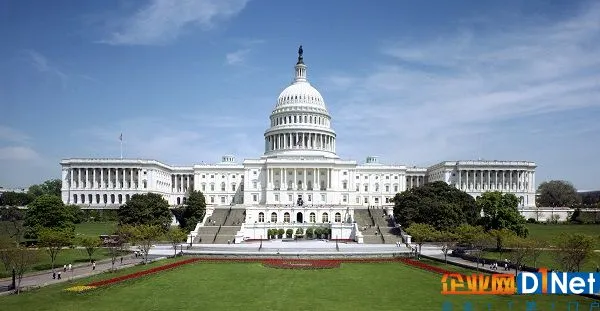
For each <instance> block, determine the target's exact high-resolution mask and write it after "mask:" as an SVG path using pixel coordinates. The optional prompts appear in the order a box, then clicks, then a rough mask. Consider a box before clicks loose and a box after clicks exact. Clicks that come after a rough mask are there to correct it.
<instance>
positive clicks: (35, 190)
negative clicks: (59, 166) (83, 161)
mask: <svg viewBox="0 0 600 311" xmlns="http://www.w3.org/2000/svg"><path fill="white" fill-rule="evenodd" d="M61 190H62V181H61V180H60V179H50V180H46V181H45V182H44V183H43V184H39V185H33V186H31V187H29V189H27V194H29V195H31V196H32V197H33V198H37V197H40V196H43V195H53V196H56V197H59V198H60V197H61Z"/></svg>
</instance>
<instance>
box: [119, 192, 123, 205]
mask: <svg viewBox="0 0 600 311" xmlns="http://www.w3.org/2000/svg"><path fill="white" fill-rule="evenodd" d="M121 203H123V195H122V194H119V204H121Z"/></svg>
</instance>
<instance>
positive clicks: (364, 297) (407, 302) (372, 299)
mask: <svg viewBox="0 0 600 311" xmlns="http://www.w3.org/2000/svg"><path fill="white" fill-rule="evenodd" d="M134 269H140V267H135V268H134ZM129 271H131V270H129ZM120 273H125V272H123V271H122V272H120ZM112 276H114V275H106V274H105V275H103V276H102V278H108V277H112ZM440 280H441V275H438V274H434V273H431V272H427V271H423V270H420V269H417V268H413V267H409V266H406V265H403V264H400V263H376V264H360V263H352V264H348V263H346V264H342V267H341V268H339V269H331V270H287V269H273V268H266V267H263V266H262V265H261V264H259V263H195V264H191V265H187V266H182V267H179V268H176V269H175V270H171V271H164V272H161V273H159V274H155V275H150V276H146V277H143V278H140V279H136V280H130V281H126V282H123V283H120V284H116V285H112V286H108V287H106V288H98V289H95V290H92V291H90V292H87V293H82V294H74V293H68V292H64V291H62V289H64V288H66V287H69V286H72V285H79V284H85V283H87V282H89V281H83V280H79V281H77V282H74V283H71V284H63V285H56V286H51V287H46V288H42V289H39V290H36V291H32V292H26V293H23V294H21V295H19V296H17V295H12V296H8V297H4V298H0V299H1V300H2V306H3V308H5V309H7V310H13V309H14V310H17V309H18V310H71V309H73V310H76V309H81V308H85V309H86V311H93V310H111V309H112V310H244V311H249V310H443V309H442V306H443V304H444V303H445V302H450V303H452V304H453V305H454V310H462V309H463V304H464V303H465V302H467V301H470V302H471V303H473V306H474V308H473V310H507V309H508V303H509V302H511V301H512V302H513V303H514V305H513V310H526V309H525V304H526V301H532V300H535V301H536V304H537V309H535V310H551V304H552V303H553V302H555V303H556V306H557V309H556V310H565V309H564V308H565V306H566V303H567V302H569V301H576V300H577V301H579V302H580V307H582V309H580V310H587V309H588V308H589V304H590V303H591V301H589V300H587V299H584V298H581V297H575V296H552V297H551V296H535V297H533V296H462V295H461V296H443V295H441V294H440V290H441V282H440ZM488 304H490V305H491V309H488V308H487V306H488ZM484 307H485V309H484Z"/></svg>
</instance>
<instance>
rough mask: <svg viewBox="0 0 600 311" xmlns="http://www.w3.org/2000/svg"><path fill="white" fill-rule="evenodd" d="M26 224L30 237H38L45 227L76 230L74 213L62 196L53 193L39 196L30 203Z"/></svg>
mask: <svg viewBox="0 0 600 311" xmlns="http://www.w3.org/2000/svg"><path fill="white" fill-rule="evenodd" d="M24 225H25V227H26V233H25V236H26V237H29V238H36V237H37V235H38V232H39V231H40V230H41V229H43V228H51V229H60V230H67V231H70V232H75V225H74V224H73V215H72V213H71V212H70V211H69V210H68V209H67V208H66V207H65V205H64V204H63V202H62V200H61V199H60V197H57V196H53V195H42V196H39V197H37V198H36V199H35V200H34V201H33V202H31V203H30V204H29V205H28V208H27V212H26V213H25V223H24Z"/></svg>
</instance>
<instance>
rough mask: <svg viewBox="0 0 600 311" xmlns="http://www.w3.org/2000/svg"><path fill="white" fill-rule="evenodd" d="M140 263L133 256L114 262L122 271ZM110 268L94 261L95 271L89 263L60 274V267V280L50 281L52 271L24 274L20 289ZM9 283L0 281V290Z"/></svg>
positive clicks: (53, 282) (9, 282)
mask: <svg viewBox="0 0 600 311" xmlns="http://www.w3.org/2000/svg"><path fill="white" fill-rule="evenodd" d="M155 258H156V257H155ZM149 260H152V257H150V256H149ZM141 261H142V259H141V258H140V257H138V258H135V256H134V255H126V256H123V263H122V264H121V260H120V257H118V258H117V261H116V262H115V268H116V269H123V268H127V267H131V266H134V265H136V264H138V263H140V262H141ZM111 267H112V263H111V260H110V259H108V260H101V261H96V270H92V265H91V264H90V263H86V264H82V265H77V266H73V269H72V271H67V272H62V271H63V267H60V269H58V268H57V269H56V271H59V270H60V271H61V272H62V273H61V274H62V275H61V279H60V280H59V279H52V270H47V271H40V272H34V273H29V274H26V275H25V276H23V279H22V281H21V288H22V289H26V288H29V287H41V286H47V285H51V284H56V283H61V282H67V281H71V280H74V279H79V278H83V277H87V276H91V275H95V274H99V273H103V272H106V271H109V270H110V269H111ZM11 283H12V279H11V278H4V279H0V288H2V289H3V290H6V288H8V286H10V285H11ZM0 294H1V293H0Z"/></svg>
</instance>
